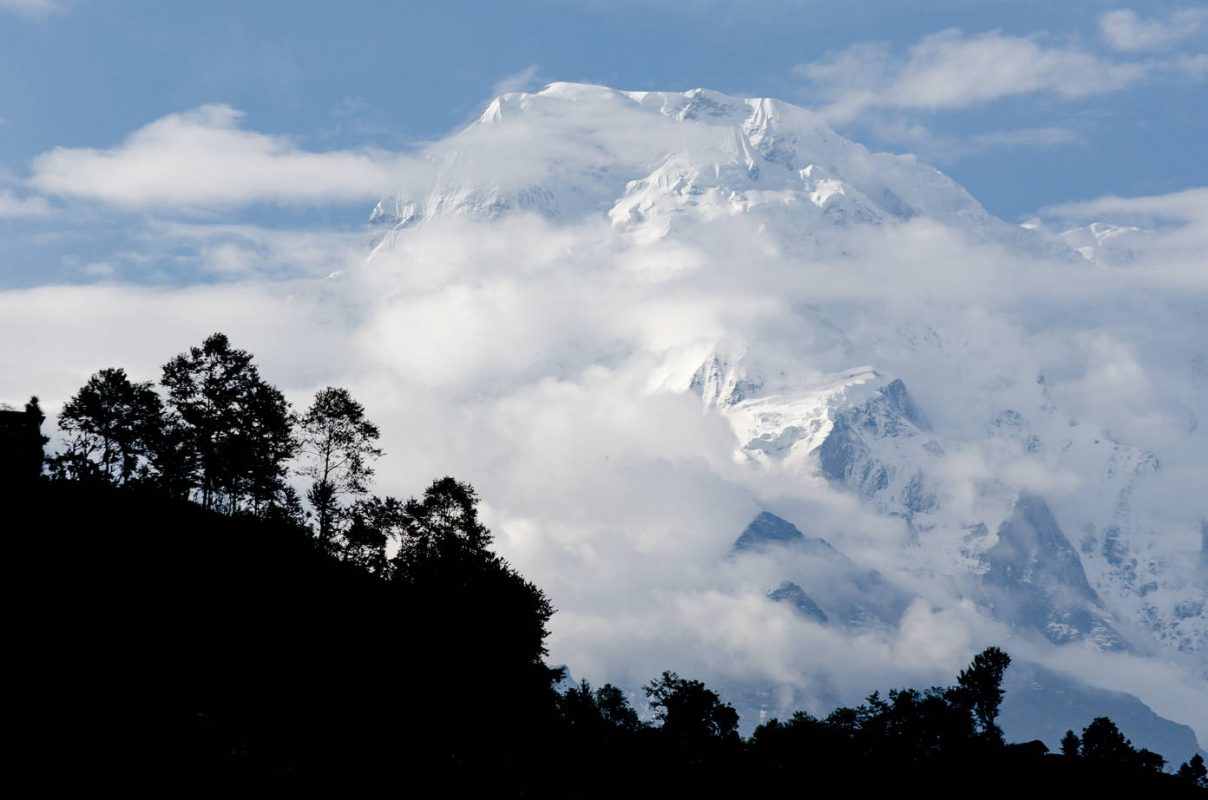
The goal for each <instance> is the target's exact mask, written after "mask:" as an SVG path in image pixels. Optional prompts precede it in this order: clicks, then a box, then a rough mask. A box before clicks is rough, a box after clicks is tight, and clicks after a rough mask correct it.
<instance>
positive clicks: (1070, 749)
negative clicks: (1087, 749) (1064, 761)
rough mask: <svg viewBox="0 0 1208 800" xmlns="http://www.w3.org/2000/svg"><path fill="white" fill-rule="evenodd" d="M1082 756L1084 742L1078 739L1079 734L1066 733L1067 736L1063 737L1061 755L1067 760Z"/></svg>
mask: <svg viewBox="0 0 1208 800" xmlns="http://www.w3.org/2000/svg"><path fill="white" fill-rule="evenodd" d="M1081 754H1082V741H1081V740H1080V739H1079V738H1078V734H1076V733H1074V732H1073V731H1066V732H1065V736H1062V737H1061V755H1063V756H1066V757H1067V758H1077V757H1078V756H1080V755H1081Z"/></svg>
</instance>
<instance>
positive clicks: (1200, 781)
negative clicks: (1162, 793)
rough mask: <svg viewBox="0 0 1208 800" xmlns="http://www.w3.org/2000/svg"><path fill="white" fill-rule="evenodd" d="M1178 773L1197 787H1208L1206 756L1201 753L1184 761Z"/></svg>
mask: <svg viewBox="0 0 1208 800" xmlns="http://www.w3.org/2000/svg"><path fill="white" fill-rule="evenodd" d="M1176 774H1177V775H1178V776H1179V777H1180V778H1182V779H1183V780H1184V781H1186V782H1187V783H1189V784H1191V785H1192V786H1195V787H1196V788H1199V789H1208V767H1205V766H1204V757H1203V756H1202V755H1200V754H1199V753H1196V754H1195V755H1193V756H1192V757H1191V758H1190V759H1189V760H1187V761H1184V762H1183V763H1182V764H1181V765H1180V766H1179V771H1178V772H1177V773H1176Z"/></svg>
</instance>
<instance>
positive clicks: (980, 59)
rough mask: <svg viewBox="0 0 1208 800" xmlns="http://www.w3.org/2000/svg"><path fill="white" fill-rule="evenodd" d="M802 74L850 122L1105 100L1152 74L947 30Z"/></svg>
mask: <svg viewBox="0 0 1208 800" xmlns="http://www.w3.org/2000/svg"><path fill="white" fill-rule="evenodd" d="M796 72H797V73H798V74H799V75H801V76H803V77H804V78H806V79H807V80H808V81H809V82H810V84H811V85H812V87H813V91H814V92H815V93H816V95H817V97H818V98H819V100H820V101H821V104H824V106H823V108H822V111H823V113H824V114H825V115H826V116H827V117H828V118H831V119H835V120H848V119H852V118H855V117H858V116H860V115H862V114H864V113H866V112H868V111H871V110H875V109H886V108H888V109H893V108H897V109H922V110H929V111H934V110H941V109H955V108H964V107H968V106H975V105H980V104H983V103H988V102H991V101H994V100H999V99H1001V98H1004V97H1012V96H1018V95H1026V94H1036V93H1047V94H1053V95H1057V96H1059V97H1066V98H1074V97H1082V96H1086V95H1094V94H1106V93H1109V92H1115V91H1119V90H1121V89H1124V88H1126V87H1128V86H1130V85H1132V84H1134V83H1136V82H1137V81H1139V80H1140V79H1141V78H1142V77H1144V75H1145V72H1146V68H1145V67H1144V66H1143V65H1140V64H1131V63H1117V62H1111V61H1106V60H1104V59H1101V58H1098V57H1096V56H1094V55H1093V54H1091V53H1088V52H1086V51H1084V50H1081V49H1079V48H1076V47H1072V46H1070V47H1053V46H1046V45H1045V44H1043V43H1042V42H1041V41H1040V40H1039V38H1037V37H1023V36H1008V35H1005V34H1002V33H999V32H990V33H982V34H966V33H964V32H963V31H959V30H946V31H941V32H940V33H936V34H932V35H930V36H927V37H925V38H924V39H922V40H920V41H919V42H918V43H917V44H915V45H913V46H911V47H910V48H909V49H908V50H907V52H906V55H905V57H896V56H895V55H894V54H893V53H892V51H891V50H890V49H889V47H888V46H887V45H869V44H860V45H855V46H853V47H849V48H847V49H845V50H841V51H839V52H837V53H832V54H830V55H829V56H827V57H826V58H824V59H823V60H821V61H816V62H812V63H808V64H802V65H799V66H798V67H796Z"/></svg>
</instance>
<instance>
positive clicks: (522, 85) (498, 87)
mask: <svg viewBox="0 0 1208 800" xmlns="http://www.w3.org/2000/svg"><path fill="white" fill-rule="evenodd" d="M536 82H537V65H536V64H529V65H528V66H527V67H525V68H524V69H522V70H520V71H519V72H513V73H512V74H511V75H505V76H503V77H502V78H500V79H499V81H497V82H496V83H495V85H494V86H493V87H492V88H491V96H492V97H498V96H499V95H501V94H507V93H508V92H522V91H524V90H526V89H531V88H533V85H534V84H535V83H536Z"/></svg>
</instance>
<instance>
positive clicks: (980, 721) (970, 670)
mask: <svg viewBox="0 0 1208 800" xmlns="http://www.w3.org/2000/svg"><path fill="white" fill-rule="evenodd" d="M1010 665H1011V657H1010V656H1009V655H1007V654H1006V653H1004V652H1003V651H1002V650H1000V649H999V648H997V647H987V648H986V649H985V650H983V651H982V652H980V653H978V654H977V655H976V656H974V657H973V661H972V662H971V663H970V664H969V666H968V667H967V668H966V669H963V670H961V672H960V675H958V676H957V679H956V683H957V685H956V687H954V689H953V691H952V698H953V700H954V701H955V702H956V703H957V704H959V705H962V706H964V707H965V708H967V709H968V710H969V711H970V712H971V713H972V714H973V719H974V720H975V721H976V722H977V727H978V730H979V731H980V733H981V735H982V736H983V737H984V738H986V739H987V740H989V741H991V742H997V743H1001V742H1002V740H1003V739H1002V729H1001V728H999V727H998V724H997V723H996V722H995V720H996V719H997V718H998V708H999V706H1000V705H1002V698H1003V694H1004V693H1003V689H1002V678H1003V673H1004V672H1006V670H1007V667H1009V666H1010Z"/></svg>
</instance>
